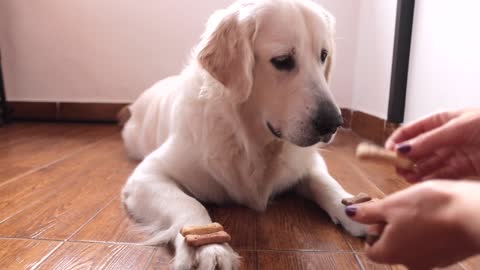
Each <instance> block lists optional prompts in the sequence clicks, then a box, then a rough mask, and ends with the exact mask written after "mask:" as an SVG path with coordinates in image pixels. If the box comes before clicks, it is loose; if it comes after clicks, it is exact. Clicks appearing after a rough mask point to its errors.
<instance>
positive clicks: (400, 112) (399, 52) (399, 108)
mask: <svg viewBox="0 0 480 270" xmlns="http://www.w3.org/2000/svg"><path fill="white" fill-rule="evenodd" d="M414 9H415V0H397V19H396V26H395V43H394V49H393V64H392V78H391V81H390V99H389V102H388V119H387V120H388V122H390V123H397V124H400V123H403V120H404V115H405V98H406V95H407V80H408V65H409V62H410V46H411V42H412V26H413V14H414Z"/></svg>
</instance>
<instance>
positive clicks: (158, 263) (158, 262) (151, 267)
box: [146, 247, 173, 270]
mask: <svg viewBox="0 0 480 270" xmlns="http://www.w3.org/2000/svg"><path fill="white" fill-rule="evenodd" d="M172 261H173V254H172V252H171V250H169V249H167V248H165V247H158V248H155V252H154V253H153V256H152V258H151V260H150V262H149V264H148V266H147V268H146V270H170V266H171V263H172Z"/></svg>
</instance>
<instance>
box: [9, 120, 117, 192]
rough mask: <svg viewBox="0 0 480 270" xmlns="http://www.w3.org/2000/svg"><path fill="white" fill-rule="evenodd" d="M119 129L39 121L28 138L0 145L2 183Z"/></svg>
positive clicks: (107, 126)
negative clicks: (52, 123)
mask: <svg viewBox="0 0 480 270" xmlns="http://www.w3.org/2000/svg"><path fill="white" fill-rule="evenodd" d="M7 129H8V128H7ZM116 132H118V130H117V128H116V127H113V126H111V125H99V126H96V127H91V126H86V125H51V124H47V125H38V129H35V130H32V131H31V133H30V135H29V136H28V139H27V140H23V141H21V142H18V143H15V144H9V145H4V146H3V147H2V146H1V145H0V153H1V155H0V183H1V182H4V181H7V180H9V179H11V178H13V177H15V176H18V175H20V174H22V173H25V172H27V171H29V170H32V169H35V168H38V167H41V166H43V165H47V164H49V163H51V162H53V161H56V160H59V159H61V158H63V157H65V156H67V155H68V154H71V153H74V152H75V151H77V150H79V149H81V148H83V147H85V146H87V145H89V144H91V143H93V142H96V141H98V140H99V139H101V138H104V137H107V136H111V135H112V134H114V133H116Z"/></svg>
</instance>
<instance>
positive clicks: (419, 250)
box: [346, 181, 480, 270]
mask: <svg viewBox="0 0 480 270" xmlns="http://www.w3.org/2000/svg"><path fill="white" fill-rule="evenodd" d="M478 194H480V184H479V183H474V182H452V181H429V182H425V183H421V184H417V185H414V186H411V187H410V188H407V189H405V190H403V191H400V192H397V193H394V194H392V195H390V196H388V197H386V198H385V199H383V200H380V201H376V202H370V203H363V204H358V205H353V206H349V207H347V209H346V213H347V215H349V216H351V218H352V219H353V220H355V221H357V222H360V223H364V224H372V225H371V226H369V231H370V232H374V231H375V230H378V229H379V228H381V229H383V232H381V233H380V235H379V238H378V240H377V241H376V242H375V243H374V244H372V246H369V245H366V250H365V251H366V255H367V256H368V257H369V258H370V259H371V260H373V261H376V262H379V263H388V264H403V265H406V266H407V267H408V268H409V269H422V270H423V269H431V268H433V267H443V266H447V265H450V264H453V263H455V262H458V261H460V260H463V259H465V258H467V257H469V256H472V255H474V254H475V253H477V252H479V251H480V214H479V213H478V211H477V210H476V209H477V208H476V206H478V205H480V197H479V196H478ZM378 224H385V226H379V225H378Z"/></svg>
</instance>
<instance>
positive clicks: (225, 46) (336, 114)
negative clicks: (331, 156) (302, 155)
mask: <svg viewBox="0 0 480 270" xmlns="http://www.w3.org/2000/svg"><path fill="white" fill-rule="evenodd" d="M333 36H334V18H333V17H332V16H331V15H330V14H329V13H328V12H327V11H326V10H324V9H323V8H321V7H320V6H318V5H316V4H315V3H313V2H311V1H308V0H303V1H301V0H245V1H238V2H236V3H235V4H233V5H232V6H230V7H229V8H227V9H224V10H220V11H217V12H216V13H215V14H214V15H212V17H211V18H210V20H209V22H208V24H207V31H206V32H205V34H204V35H203V38H202V41H201V43H200V45H199V47H198V48H197V53H196V57H197V59H198V61H199V63H200V64H201V65H202V67H203V68H204V69H205V70H207V71H208V72H209V73H210V75H211V76H212V77H214V78H215V79H216V80H218V81H219V82H221V83H222V84H223V85H224V86H225V87H226V88H227V89H228V92H229V93H228V94H229V96H230V98H231V100H232V101H233V102H236V103H238V104H247V105H246V106H249V107H253V108H255V110H256V115H257V117H258V118H259V119H256V120H260V121H261V122H262V125H263V126H264V129H265V132H268V133H269V134H270V136H275V137H278V138H281V139H285V140H287V141H290V142H291V143H294V144H296V145H299V146H310V145H313V144H316V143H318V142H320V141H322V142H325V143H328V142H330V141H331V139H332V138H333V135H334V134H335V132H336V130H337V128H338V127H339V126H340V125H341V124H342V117H341V114H340V110H339V109H338V107H337V106H336V105H335V102H334V100H333V97H332V95H331V93H330V89H329V86H328V81H329V78H330V72H331V69H332V64H333V53H334V40H333Z"/></svg>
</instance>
